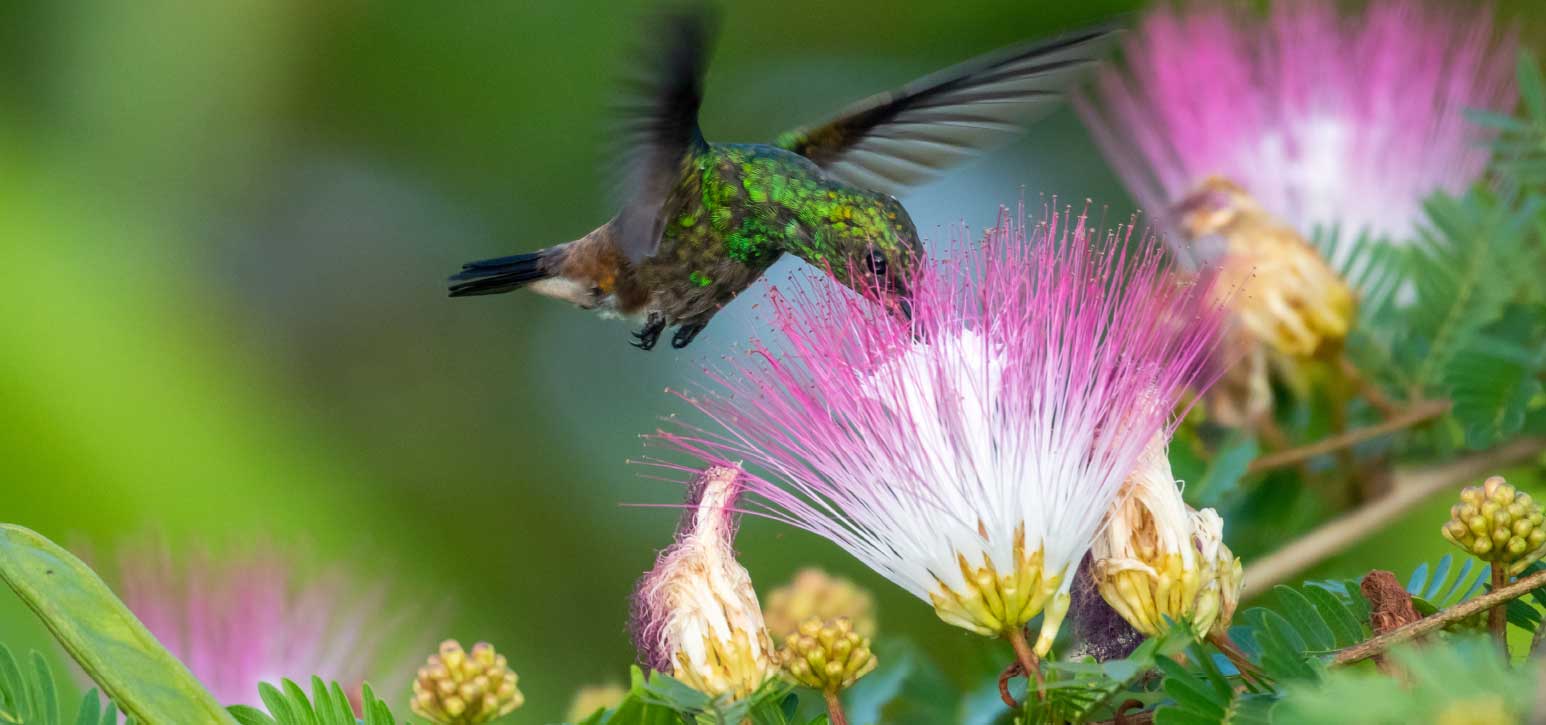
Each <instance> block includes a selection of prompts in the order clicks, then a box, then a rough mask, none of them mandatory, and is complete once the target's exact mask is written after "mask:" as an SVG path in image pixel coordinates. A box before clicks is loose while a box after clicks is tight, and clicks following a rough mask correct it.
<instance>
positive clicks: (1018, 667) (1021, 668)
mask: <svg viewBox="0 0 1546 725" xmlns="http://www.w3.org/2000/svg"><path fill="white" fill-rule="evenodd" d="M1023 674H1025V665H1022V664H1020V660H1018V659H1017V660H1015V661H1014V662H1011V663H1009V666H1008V667H1005V668H1004V671H1003V672H1000V673H998V699H1000V700H1003V701H1004V704H1005V705H1008V706H1009V709H1011V710H1019V709H1020V701H1019V700H1016V699H1015V696H1014V695H1013V694H1011V693H1010V692H1009V681H1010V680H1012V679H1014V678H1016V677H1019V676H1020V675H1023Z"/></svg>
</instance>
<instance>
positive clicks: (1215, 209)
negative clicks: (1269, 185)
mask: <svg viewBox="0 0 1546 725" xmlns="http://www.w3.org/2000/svg"><path fill="white" fill-rule="evenodd" d="M1258 209H1260V207H1259V205H1257V203H1256V200H1255V199H1252V198H1251V195H1250V194H1249V193H1248V192H1246V190H1245V188H1244V187H1242V186H1240V185H1239V184H1236V183H1235V182H1233V181H1230V180H1229V179H1226V178H1224V177H1222V176H1210V177H1208V178H1206V179H1204V180H1203V182H1202V183H1201V184H1198V185H1197V188H1196V189H1194V190H1193V191H1192V193H1190V194H1187V195H1186V196H1185V197H1183V198H1182V199H1181V201H1179V202H1177V203H1176V205H1175V206H1174V207H1173V208H1172V213H1173V214H1174V216H1175V220H1176V223H1177V224H1178V225H1179V226H1180V228H1181V231H1182V233H1184V234H1185V235H1186V236H1187V237H1188V238H1190V239H1200V238H1202V237H1207V236H1212V235H1214V234H1219V233H1220V232H1222V231H1223V230H1224V229H1226V228H1227V227H1229V225H1231V224H1233V223H1234V222H1235V221H1236V220H1237V219H1239V218H1240V217H1241V216H1242V215H1246V214H1250V213H1252V212H1254V211H1256V210H1258Z"/></svg>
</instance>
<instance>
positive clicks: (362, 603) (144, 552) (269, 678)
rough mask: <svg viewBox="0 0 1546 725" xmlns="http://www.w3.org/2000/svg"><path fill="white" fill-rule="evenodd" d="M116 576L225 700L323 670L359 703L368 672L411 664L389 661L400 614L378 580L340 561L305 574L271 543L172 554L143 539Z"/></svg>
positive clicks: (384, 674)
mask: <svg viewBox="0 0 1546 725" xmlns="http://www.w3.org/2000/svg"><path fill="white" fill-rule="evenodd" d="M119 575H120V580H121V582H122V584H121V586H120V589H119V593H120V594H121V596H122V598H123V601H124V603H125V604H127V605H128V607H129V610H130V611H132V612H134V615H135V616H136V617H139V619H140V621H142V622H144V624H145V626H146V628H148V629H149V630H150V632H151V634H153V635H155V637H156V639H157V640H158V641H160V642H161V644H162V645H163V646H165V647H166V648H167V650H168V651H170V652H171V653H172V654H173V655H174V656H176V657H177V658H178V659H179V660H181V661H182V662H183V664H185V665H187V666H188V669H189V670H190V671H191V672H193V675H194V676H195V677H197V678H198V680H199V681H200V682H201V683H203V684H204V686H205V688H206V689H208V690H209V692H210V693H211V694H213V695H214V696H215V699H216V700H217V701H219V702H220V703H221V704H224V705H249V706H252V707H258V708H261V707H263V703H262V701H261V700H260V699H259V697H258V684H259V683H262V682H268V683H278V682H279V680H280V679H281V678H289V679H291V680H294V681H296V682H307V681H309V680H310V678H311V677H312V676H313V675H316V676H319V677H321V678H322V679H323V680H326V681H336V682H338V683H339V684H341V685H342V686H343V687H344V690H345V692H347V693H348V694H349V697H350V699H351V700H353V701H354V702H355V705H356V707H358V703H359V698H360V688H361V685H363V684H364V682H365V680H366V679H367V677H370V678H372V679H373V680H374V681H375V682H376V683H377V684H381V682H382V680H383V679H390V678H391V677H394V676H396V677H397V678H398V680H400V681H403V682H406V675H407V673H409V672H411V671H412V661H411V659H410V660H407V661H404V662H400V663H395V665H394V663H388V662H383V661H382V657H381V654H382V652H383V649H384V647H385V646H386V645H388V644H391V635H393V634H394V633H395V632H396V631H397V629H396V627H395V624H396V622H397V621H396V620H394V619H392V618H389V617H388V616H386V614H385V611H384V610H385V595H384V592H383V591H382V590H381V589H380V588H373V587H372V586H371V585H369V584H362V583H360V582H357V581H353V580H352V579H351V578H350V577H348V576H347V575H346V574H345V572H343V571H339V570H329V571H324V572H321V573H319V574H318V575H316V576H313V577H310V578H306V577H302V576H300V573H299V572H298V571H297V570H296V567H295V566H294V563H293V562H292V560H291V559H290V557H288V556H287V555H286V553H285V552H282V551H280V550H278V549H276V548H273V547H254V548H252V549H250V550H248V551H245V552H242V553H232V554H230V555H225V556H219V557H217V556H215V555H213V554H211V553H210V552H208V551H197V552H195V553H193V554H190V555H188V556H186V557H182V558H174V557H173V556H172V554H171V552H170V550H169V549H168V548H167V547H165V546H142V547H138V548H134V549H128V550H125V551H124V552H123V554H122V555H121V556H120V559H119ZM378 668H383V669H378Z"/></svg>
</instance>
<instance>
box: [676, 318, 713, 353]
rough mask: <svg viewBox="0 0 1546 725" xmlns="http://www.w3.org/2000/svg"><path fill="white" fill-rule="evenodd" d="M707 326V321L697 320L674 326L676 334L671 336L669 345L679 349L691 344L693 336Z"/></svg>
mask: <svg viewBox="0 0 1546 725" xmlns="http://www.w3.org/2000/svg"><path fill="white" fill-rule="evenodd" d="M708 326H709V323H707V322H698V323H694V324H691V325H682V326H681V327H678V328H676V334H674V335H672V336H671V347H673V348H676V349H678V350H680V349H682V348H684V347H687V346H688V345H691V344H692V341H693V338H695V337H697V336H698V333H700V332H703V328H705V327H708Z"/></svg>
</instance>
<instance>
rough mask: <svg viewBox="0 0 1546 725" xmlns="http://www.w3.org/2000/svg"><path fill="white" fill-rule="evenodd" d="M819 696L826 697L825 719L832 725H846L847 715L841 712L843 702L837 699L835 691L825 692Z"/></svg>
mask: <svg viewBox="0 0 1546 725" xmlns="http://www.w3.org/2000/svg"><path fill="white" fill-rule="evenodd" d="M821 694H823V695H825V696H826V697H827V719H828V720H831V721H832V725H848V715H847V714H845V713H844V712H843V701H842V700H839V699H838V697H837V690H827V691H825V692H822V693H821Z"/></svg>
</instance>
